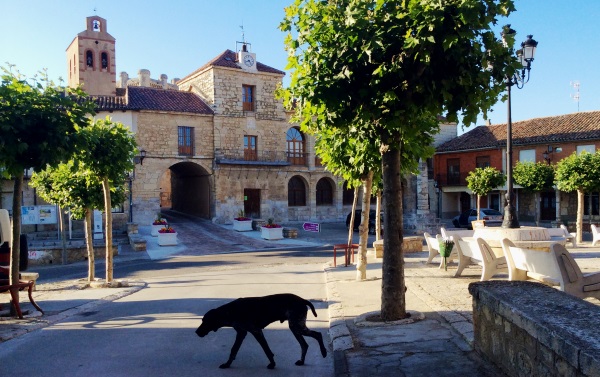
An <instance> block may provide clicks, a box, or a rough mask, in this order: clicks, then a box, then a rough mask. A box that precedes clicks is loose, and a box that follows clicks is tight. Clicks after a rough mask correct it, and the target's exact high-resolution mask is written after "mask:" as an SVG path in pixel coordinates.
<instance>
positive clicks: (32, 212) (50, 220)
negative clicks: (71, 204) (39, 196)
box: [21, 205, 58, 225]
mask: <svg viewBox="0 0 600 377" xmlns="http://www.w3.org/2000/svg"><path fill="white" fill-rule="evenodd" d="M56 223H58V220H57V217H56V206H53V205H43V206H22V207H21V224H22V225H39V224H56Z"/></svg>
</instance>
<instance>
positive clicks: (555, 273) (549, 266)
mask: <svg viewBox="0 0 600 377" xmlns="http://www.w3.org/2000/svg"><path fill="white" fill-rule="evenodd" d="M553 245H556V244H553ZM553 245H552V246H553ZM507 249H508V252H509V253H510V258H511V259H512V261H513V264H514V266H515V267H516V268H517V269H519V270H524V271H527V272H533V273H535V274H538V275H541V276H543V277H546V278H549V279H551V280H554V281H557V282H559V283H560V285H561V287H562V286H563V278H562V275H561V273H560V269H559V267H558V263H557V262H556V258H554V257H553V255H552V254H551V253H549V252H547V251H543V250H536V249H526V248H522V247H516V246H508V247H507Z"/></svg>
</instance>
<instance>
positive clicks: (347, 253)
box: [333, 243, 358, 267]
mask: <svg viewBox="0 0 600 377" xmlns="http://www.w3.org/2000/svg"><path fill="white" fill-rule="evenodd" d="M338 249H340V250H344V267H347V266H348V264H350V259H351V258H352V262H354V251H355V250H358V244H357V243H353V244H351V245H350V247H348V244H345V243H338V244H335V245H333V267H335V266H336V264H337V250H338Z"/></svg>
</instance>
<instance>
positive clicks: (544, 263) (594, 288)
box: [502, 239, 600, 299]
mask: <svg viewBox="0 0 600 377" xmlns="http://www.w3.org/2000/svg"><path fill="white" fill-rule="evenodd" d="M502 245H503V247H504V248H505V252H506V254H507V261H509V265H510V267H509V279H510V280H527V277H531V278H533V279H536V280H539V281H541V282H543V283H546V284H549V285H557V286H560V290H561V291H564V292H566V293H569V294H571V295H573V296H576V297H579V298H586V297H594V298H597V299H600V272H595V273H591V274H586V275H584V274H583V273H582V272H581V269H580V268H579V266H578V265H577V262H576V261H575V259H574V258H573V256H572V255H571V254H570V253H569V251H568V250H567V249H566V248H565V247H564V246H563V245H561V244H559V243H554V244H552V245H551V246H550V251H549V252H546V251H541V250H536V249H524V248H520V247H515V246H514V244H513V243H512V242H511V241H510V240H508V239H503V240H502Z"/></svg>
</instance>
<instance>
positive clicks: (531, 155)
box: [519, 149, 535, 162]
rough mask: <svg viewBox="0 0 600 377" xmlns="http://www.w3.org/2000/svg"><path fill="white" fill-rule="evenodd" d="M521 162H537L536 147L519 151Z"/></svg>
mask: <svg viewBox="0 0 600 377" xmlns="http://www.w3.org/2000/svg"><path fill="white" fill-rule="evenodd" d="M519 161H520V162H535V149H524V150H521V151H519Z"/></svg>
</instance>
